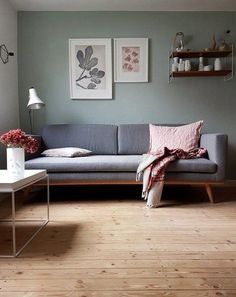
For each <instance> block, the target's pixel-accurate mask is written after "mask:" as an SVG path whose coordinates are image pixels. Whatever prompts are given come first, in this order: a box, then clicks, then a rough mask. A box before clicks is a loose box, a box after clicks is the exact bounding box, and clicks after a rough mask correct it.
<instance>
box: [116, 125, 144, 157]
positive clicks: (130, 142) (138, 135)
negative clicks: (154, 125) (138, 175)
mask: <svg viewBox="0 0 236 297" xmlns="http://www.w3.org/2000/svg"><path fill="white" fill-rule="evenodd" d="M148 148H149V125H148V124H133V125H132V124H130V125H129V124H123V125H120V126H119V128H118V153H119V154H120V155H142V154H145V153H147V151H148Z"/></svg>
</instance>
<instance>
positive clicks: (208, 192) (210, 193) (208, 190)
mask: <svg viewBox="0 0 236 297" xmlns="http://www.w3.org/2000/svg"><path fill="white" fill-rule="evenodd" d="M205 187H206V191H207V195H208V198H209V200H210V202H211V203H214V198H213V193H212V189H211V185H209V184H205Z"/></svg>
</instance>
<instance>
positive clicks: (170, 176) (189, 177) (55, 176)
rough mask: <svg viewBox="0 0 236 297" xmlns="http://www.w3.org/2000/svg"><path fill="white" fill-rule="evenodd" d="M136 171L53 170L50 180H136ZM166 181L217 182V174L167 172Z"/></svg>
mask: <svg viewBox="0 0 236 297" xmlns="http://www.w3.org/2000/svg"><path fill="white" fill-rule="evenodd" d="M135 178H136V172H52V173H50V181H53V180H75V181H79V180H81V181H85V180H102V181H103V180H108V181H109V180H110V181H112V180H114V181H116V180H123V181H135ZM166 181H181V183H183V181H186V182H202V183H206V182H211V181H212V182H215V181H217V174H215V173H214V174H212V173H197V174H196V173H191V172H189V173H185V172H183V173H182V172H167V174H166Z"/></svg>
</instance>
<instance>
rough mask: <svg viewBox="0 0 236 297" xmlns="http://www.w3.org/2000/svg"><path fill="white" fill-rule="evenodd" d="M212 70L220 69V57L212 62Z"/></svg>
mask: <svg viewBox="0 0 236 297" xmlns="http://www.w3.org/2000/svg"><path fill="white" fill-rule="evenodd" d="M214 70H215V71H220V70H222V64H221V60H220V58H216V59H215V62H214Z"/></svg>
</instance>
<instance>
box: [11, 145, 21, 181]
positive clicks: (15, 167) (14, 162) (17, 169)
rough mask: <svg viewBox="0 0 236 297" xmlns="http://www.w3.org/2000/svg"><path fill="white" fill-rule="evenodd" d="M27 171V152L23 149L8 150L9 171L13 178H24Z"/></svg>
mask: <svg viewBox="0 0 236 297" xmlns="http://www.w3.org/2000/svg"><path fill="white" fill-rule="evenodd" d="M24 170H25V150H24V149H23V148H13V147H9V148H7V171H8V173H9V175H11V176H13V177H23V176H24Z"/></svg>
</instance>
